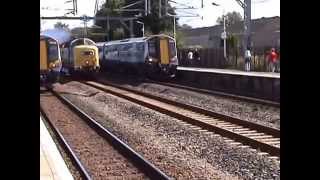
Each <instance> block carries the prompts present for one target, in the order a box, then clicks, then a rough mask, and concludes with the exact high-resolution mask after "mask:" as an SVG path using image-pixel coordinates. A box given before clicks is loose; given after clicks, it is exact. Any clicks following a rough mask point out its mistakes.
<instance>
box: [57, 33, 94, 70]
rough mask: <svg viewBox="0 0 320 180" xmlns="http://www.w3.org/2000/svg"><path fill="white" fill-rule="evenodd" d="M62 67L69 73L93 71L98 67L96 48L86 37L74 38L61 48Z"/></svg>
mask: <svg viewBox="0 0 320 180" xmlns="http://www.w3.org/2000/svg"><path fill="white" fill-rule="evenodd" d="M61 53H62V63H63V68H64V69H67V70H68V71H69V73H70V74H73V73H77V72H85V73H94V72H97V71H98V70H99V69H100V63H99V54H98V53H99V52H98V48H97V46H96V44H95V42H93V41H92V40H90V39H88V38H79V39H75V40H73V41H72V42H70V44H68V45H66V47H64V48H62V52H61Z"/></svg>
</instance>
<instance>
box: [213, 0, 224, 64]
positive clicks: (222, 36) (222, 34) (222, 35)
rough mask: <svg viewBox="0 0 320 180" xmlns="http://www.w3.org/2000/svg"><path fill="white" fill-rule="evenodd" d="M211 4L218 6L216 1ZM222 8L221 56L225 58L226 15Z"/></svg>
mask: <svg viewBox="0 0 320 180" xmlns="http://www.w3.org/2000/svg"><path fill="white" fill-rule="evenodd" d="M212 5H213V6H220V5H219V4H217V3H214V2H213V3H212ZM224 13H225V12H224V8H223V11H222V18H223V32H222V33H221V38H222V39H223V57H224V59H227V32H226V17H225V14H224Z"/></svg>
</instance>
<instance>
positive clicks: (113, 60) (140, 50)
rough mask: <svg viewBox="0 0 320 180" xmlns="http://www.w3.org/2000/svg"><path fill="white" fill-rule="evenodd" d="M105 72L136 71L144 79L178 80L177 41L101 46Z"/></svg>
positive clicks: (163, 38) (153, 39)
mask: <svg viewBox="0 0 320 180" xmlns="http://www.w3.org/2000/svg"><path fill="white" fill-rule="evenodd" d="M97 47H98V49H99V56H100V59H101V68H102V69H103V70H104V71H108V70H114V69H120V70H136V71H138V73H139V74H143V75H150V76H154V75H160V76H163V77H174V76H175V74H176V69H177V66H178V58H177V50H176V43H175V40H174V39H173V38H172V37H170V36H167V35H153V36H149V37H142V38H130V39H124V40H118V41H110V42H106V43H97Z"/></svg>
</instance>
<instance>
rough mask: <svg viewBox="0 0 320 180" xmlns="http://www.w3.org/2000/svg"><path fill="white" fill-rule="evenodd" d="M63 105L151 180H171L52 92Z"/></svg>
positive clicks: (60, 96)
mask: <svg viewBox="0 0 320 180" xmlns="http://www.w3.org/2000/svg"><path fill="white" fill-rule="evenodd" d="M51 92H52V93H53V94H54V95H55V96H56V97H57V98H58V99H59V100H60V101H61V102H62V103H63V104H65V105H66V106H68V107H69V108H70V109H71V110H72V111H74V112H75V113H76V114H77V115H78V116H79V117H81V118H82V119H83V120H85V122H86V123H87V124H88V125H89V126H90V127H91V128H93V129H94V130H96V132H97V133H98V134H99V135H100V136H102V137H103V138H105V139H106V140H107V141H108V142H109V143H110V144H112V145H113V146H114V147H115V148H116V149H117V150H118V151H119V152H120V153H121V154H122V155H123V156H124V157H126V158H128V159H129V160H130V161H131V162H132V163H133V164H135V165H136V166H137V168H138V169H140V170H141V171H142V172H143V173H145V174H146V175H147V176H148V177H150V178H151V179H159V180H162V179H170V178H169V177H168V176H167V175H166V174H165V173H163V172H162V171H161V170H160V169H158V168H157V167H156V166H155V165H153V164H151V163H150V162H149V161H148V160H146V159H145V158H144V157H142V156H141V155H140V154H138V153H137V152H136V151H134V150H133V149H132V148H131V147H129V146H128V145H127V144H125V143H124V142H123V141H121V140H120V139H119V138H117V137H116V136H115V135H114V134H112V133H111V132H110V131H109V130H107V129H106V128H104V127H103V126H102V125H100V124H99V123H98V122H97V121H96V120H94V119H93V118H92V117H90V116H89V115H88V114H87V113H85V112H84V111H83V110H81V109H80V108H79V107H77V106H76V105H75V104H73V103H72V102H71V101H70V100H68V99H67V98H66V97H64V96H62V95H60V94H58V93H57V92H55V91H51Z"/></svg>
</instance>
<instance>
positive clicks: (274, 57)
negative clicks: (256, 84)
mask: <svg viewBox="0 0 320 180" xmlns="http://www.w3.org/2000/svg"><path fill="white" fill-rule="evenodd" d="M277 58H278V55H277V53H276V52H275V49H274V48H271V52H270V54H269V57H268V60H269V71H270V72H274V71H275V65H276V62H277Z"/></svg>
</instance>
